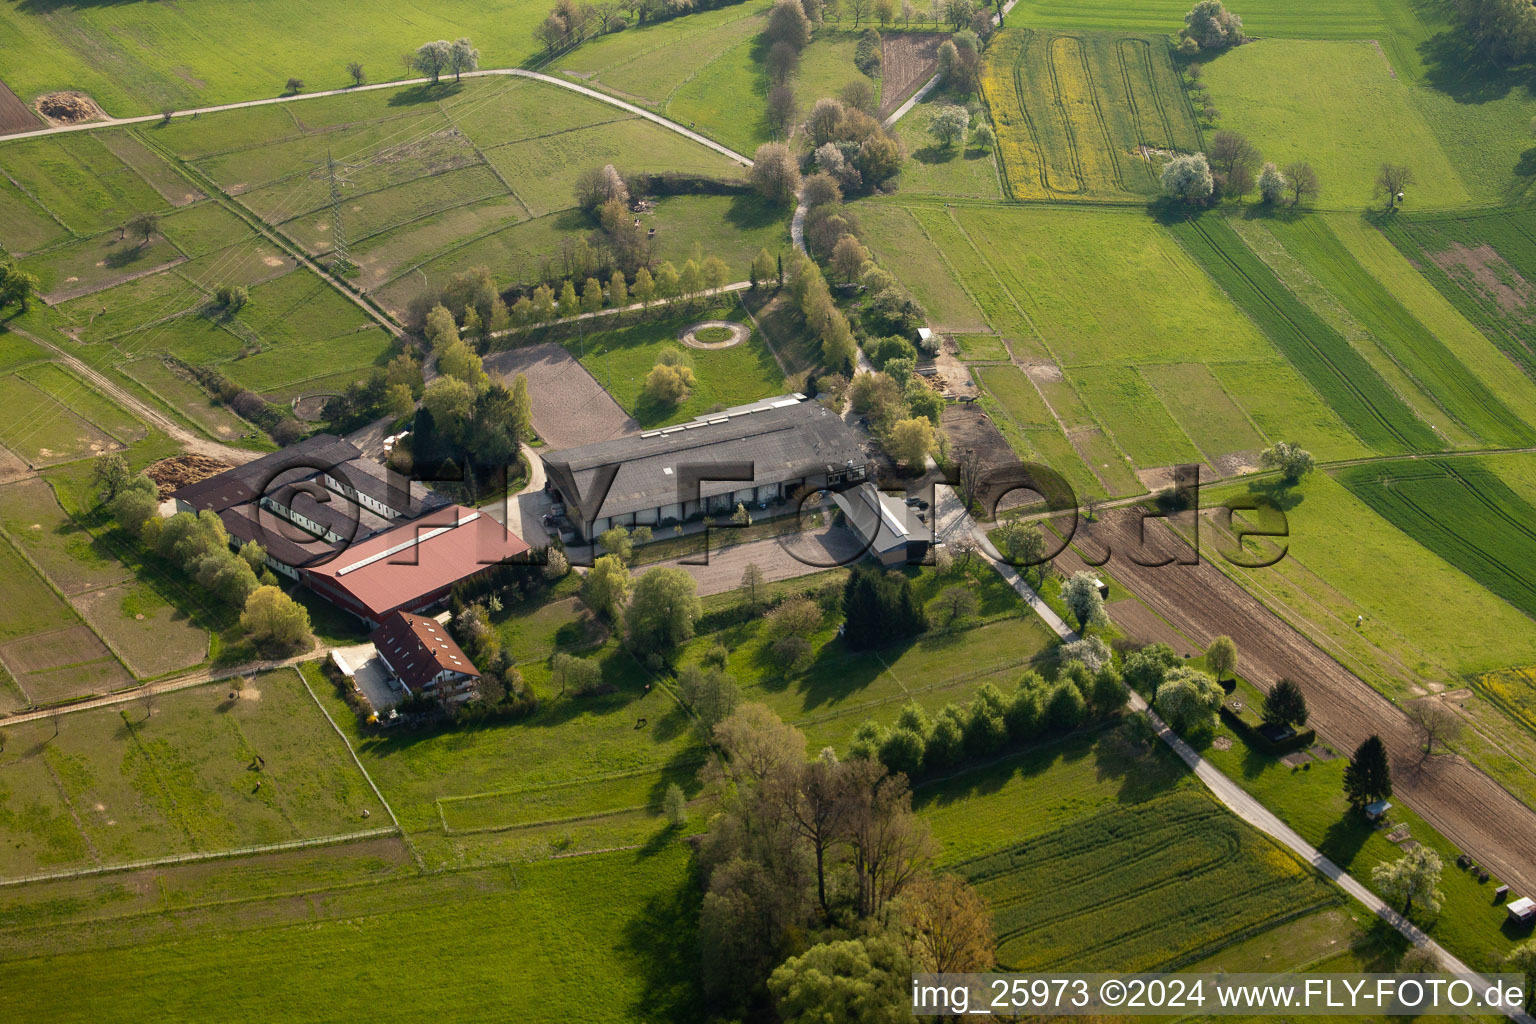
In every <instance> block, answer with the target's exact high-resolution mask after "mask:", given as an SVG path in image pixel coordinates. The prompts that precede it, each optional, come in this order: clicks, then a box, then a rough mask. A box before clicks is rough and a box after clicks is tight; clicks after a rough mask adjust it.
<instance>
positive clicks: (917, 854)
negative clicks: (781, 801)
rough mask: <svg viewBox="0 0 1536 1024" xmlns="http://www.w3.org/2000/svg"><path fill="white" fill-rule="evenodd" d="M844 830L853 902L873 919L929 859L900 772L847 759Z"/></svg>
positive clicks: (929, 846)
mask: <svg viewBox="0 0 1536 1024" xmlns="http://www.w3.org/2000/svg"><path fill="white" fill-rule="evenodd" d="M847 772H848V778H847V789H846V790H845V792H846V794H847V811H846V813H847V819H846V825H845V831H844V834H845V835H846V836H847V842H848V846H849V849H850V851H851V855H850V858H849V859H850V860H851V862H852V865H853V874H854V880H855V883H856V886H855V900H854V906H855V910H856V911H857V913H858V915H859V916H860V917H862V918H866V919H868V918H878V917H880V916H881V915H882V914H883V913H884V911H885V908H886V905H887V904H888V903H889V902H890V901H891V900H893V899H895V898H897V897H898V896H900V895H901V894H902V891H903V890H904V889H905V888H906V886H907V884H908V883H910V882H911V881H912V880H913V879H914V878H915V877H917V875H918V874H919V873H920V872H921V871H922V870H923V869H924V868H926V867H927V865H928V863H929V862H930V861H931V860H932V858H933V840H932V838H931V837H930V835H929V832H928V826H927V824H926V823H925V822H923V821H922V820H921V819H919V818H918V817H917V816H916V815H915V814H913V813H912V792H911V790H910V788H909V787H908V785H907V778H906V776H905V775H889V774H887V773H886V770H885V766H884V765H882V764H880V763H879V762H878V761H863V760H851V761H849V762H848V767H847Z"/></svg>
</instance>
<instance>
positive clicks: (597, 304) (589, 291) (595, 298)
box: [581, 277, 603, 313]
mask: <svg viewBox="0 0 1536 1024" xmlns="http://www.w3.org/2000/svg"><path fill="white" fill-rule="evenodd" d="M602 308H603V286H602V284H601V282H599V281H598V279H597V278H595V277H589V278H587V279H586V281H585V282H584V283H583V284H582V286H581V311H582V312H583V313H596V312H597V311H598V310H600V309H602Z"/></svg>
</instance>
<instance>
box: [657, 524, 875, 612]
mask: <svg viewBox="0 0 1536 1024" xmlns="http://www.w3.org/2000/svg"><path fill="white" fill-rule="evenodd" d="M863 553H864V543H863V542H862V541H860V540H859V538H857V537H856V536H854V535H853V533H852V532H851V531H849V530H845V529H843V528H842V527H840V526H834V527H827V528H825V529H821V530H812V531H808V532H805V533H796V534H787V535H785V536H782V537H769V538H766V539H764V540H754V541H750V542H748V543H746V544H738V545H734V546H732V547H728V548H724V549H723V550H718V551H717V550H714V549H713V548H711V549H710V552H709V564H708V565H683V564H682V562H681V560H680V559H672V560H669V561H665V562H657V563H656V564H657V565H672V566H677V567H679V568H682V569H686V570H687V571H688V573H689V575H691V576H692V577H693V578H694V580H695V582H697V583H698V585H699V594H700V595H708V594H723V593H725V592H726V591H727V590H735V589H736V588H737V587H739V586H741V574H742V570H744V569H746V567H747V566H748V565H749V564H752V563H756V565H757V567H758V568H759V569H761V570H763V576H764V577H765V578H766V579H767V581H768V582H770V583H772V582H774V581H775V580H787V579H793V578H795V577H797V576H809V575H811V574H812V573H818V572H825V571H826V570H828V569H836V568H839V567H843V566H848V565H852V564H853V563H854V562H855V561H857V560H858V559H859V558H860V557H861V556H862V555H863ZM690 557H693V558H698V557H700V556H698V555H693V556H690ZM646 568H649V566H647V567H646Z"/></svg>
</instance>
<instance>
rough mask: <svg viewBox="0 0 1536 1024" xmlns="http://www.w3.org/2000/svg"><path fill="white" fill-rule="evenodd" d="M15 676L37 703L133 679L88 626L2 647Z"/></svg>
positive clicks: (106, 688) (110, 687)
mask: <svg viewBox="0 0 1536 1024" xmlns="http://www.w3.org/2000/svg"><path fill="white" fill-rule="evenodd" d="M0 659H3V660H4V661H5V665H6V667H7V668H8V669H9V670H10V673H11V676H12V678H14V679H15V680H16V682H17V684H18V685H20V686H21V688H22V689H23V690H25V691H26V694H27V696H28V697H29V698H30V699H31V700H32V702H33V703H34V704H48V703H51V702H53V701H58V700H65V699H66V698H69V697H78V696H81V695H82V694H88V693H106V692H107V691H109V690H114V689H117V688H119V687H122V686H127V685H128V684H130V683H132V682H133V679H132V677H131V676H129V675H128V672H127V670H125V669H124V668H123V666H122V665H121V664H120V663H119V662H118V660H117V659H116V658H115V657H113V656H112V652H111V651H110V650H108V649H107V645H106V644H104V643H102V642H101V638H100V637H98V636H97V635H96V634H95V633H93V632H91V630H90V627H88V626H67V627H65V628H64V629H58V630H54V631H52V632H49V633H37V634H35V635H33V636H29V637H25V638H23V639H21V640H16V641H13V642H11V643H9V644H6V645H5V647H3V648H0Z"/></svg>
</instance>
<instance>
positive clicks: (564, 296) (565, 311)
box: [556, 278, 581, 317]
mask: <svg viewBox="0 0 1536 1024" xmlns="http://www.w3.org/2000/svg"><path fill="white" fill-rule="evenodd" d="M556 309H557V310H558V311H559V313H560V315H561V316H562V317H572V316H575V315H576V314H577V313H579V312H580V311H581V300H580V299H579V298H577V296H576V285H575V283H574V282H572V281H571V279H570V278H566V279H565V283H564V284H562V285H561V286H560V304H559V305H558V306H557V307H556Z"/></svg>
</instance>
